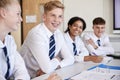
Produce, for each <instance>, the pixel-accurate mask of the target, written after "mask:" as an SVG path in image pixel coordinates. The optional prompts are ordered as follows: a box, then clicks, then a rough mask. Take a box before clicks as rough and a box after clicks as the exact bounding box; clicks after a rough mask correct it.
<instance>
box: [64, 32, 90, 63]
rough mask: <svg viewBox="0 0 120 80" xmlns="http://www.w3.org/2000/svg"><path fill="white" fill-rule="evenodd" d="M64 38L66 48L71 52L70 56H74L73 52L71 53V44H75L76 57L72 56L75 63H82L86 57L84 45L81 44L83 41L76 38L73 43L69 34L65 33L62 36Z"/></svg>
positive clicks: (78, 37)
mask: <svg viewBox="0 0 120 80" xmlns="http://www.w3.org/2000/svg"><path fill="white" fill-rule="evenodd" d="M64 38H65V41H66V43H67V46H68V47H69V50H70V51H71V53H72V55H73V56H74V52H73V44H72V43H75V44H76V49H77V55H75V56H74V58H75V61H77V62H80V61H84V57H85V56H88V55H89V53H88V50H87V49H86V48H85V45H84V43H83V41H82V40H81V38H80V36H76V37H75V41H73V40H72V39H71V37H70V35H69V33H68V32H67V33H65V34H64Z"/></svg>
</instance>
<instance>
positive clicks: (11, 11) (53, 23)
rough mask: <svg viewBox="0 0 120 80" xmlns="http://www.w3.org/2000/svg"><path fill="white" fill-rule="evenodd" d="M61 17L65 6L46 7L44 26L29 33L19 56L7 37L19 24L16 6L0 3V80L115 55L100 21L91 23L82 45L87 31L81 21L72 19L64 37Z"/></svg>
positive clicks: (11, 1) (23, 79) (22, 79)
mask: <svg viewBox="0 0 120 80" xmlns="http://www.w3.org/2000/svg"><path fill="white" fill-rule="evenodd" d="M63 13H64V5H63V4H62V3H61V2H59V1H50V2H48V3H46V4H45V5H44V14H43V23H40V24H38V25H37V26H35V27H34V28H33V29H31V30H30V31H29V33H28V35H27V37H26V39H25V41H24V43H23V45H22V46H21V49H20V51H19V53H20V54H19V53H18V52H17V50H16V44H15V42H14V38H13V37H12V36H11V35H8V33H9V32H12V31H15V30H17V28H18V25H19V24H20V23H21V21H22V18H21V8H20V5H19V2H18V1H17V0H1V1H0V27H1V29H0V53H1V54H0V80H8V79H10V78H11V76H14V77H12V78H14V79H15V80H18V79H19V80H29V79H31V78H34V77H37V76H40V75H42V74H45V73H51V72H53V71H55V70H56V69H59V68H62V67H65V66H68V65H72V64H73V63H74V62H79V61H93V62H101V61H102V60H103V56H105V55H106V54H113V53H114V50H113V48H112V46H111V44H110V41H109V37H108V36H107V35H106V34H105V20H104V19H103V18H101V17H97V18H95V19H94V20H93V32H92V33H87V34H86V35H85V36H84V38H83V41H84V42H83V41H82V39H81V37H80V35H81V34H82V32H83V31H84V30H85V28H86V23H85V21H84V19H82V18H81V17H77V16H76V17H72V18H71V19H70V20H69V21H68V27H67V30H66V31H65V33H64V36H63V33H62V32H61V31H60V30H59V29H58V28H59V27H60V24H61V23H62V22H63ZM51 36H52V37H51ZM84 44H85V45H84ZM21 56H22V57H21ZM24 62H25V63H24ZM26 68H27V69H26ZM56 79H57V80H59V79H60V77H59V76H58V75H56V74H52V75H51V76H50V77H49V78H48V80H56Z"/></svg>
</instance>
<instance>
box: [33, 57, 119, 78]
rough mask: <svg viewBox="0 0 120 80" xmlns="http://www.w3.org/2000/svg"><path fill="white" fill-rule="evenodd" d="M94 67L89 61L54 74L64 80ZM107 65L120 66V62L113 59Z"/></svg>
mask: <svg viewBox="0 0 120 80" xmlns="http://www.w3.org/2000/svg"><path fill="white" fill-rule="evenodd" d="M96 65H98V63H93V62H91V61H90V62H79V63H75V64H73V65H70V66H67V67H64V68H61V69H58V70H56V71H55V72H56V73H57V74H58V75H59V76H61V78H62V80H65V79H68V78H70V77H72V76H74V75H76V74H79V73H80V72H82V71H85V70H87V69H89V68H91V67H93V66H96ZM107 65H111V66H120V60H117V59H114V60H112V61H110V62H109V63H108V64H107ZM48 76H49V74H45V75H42V76H39V77H36V78H34V79H32V80H45V79H46V78H47V77H48Z"/></svg>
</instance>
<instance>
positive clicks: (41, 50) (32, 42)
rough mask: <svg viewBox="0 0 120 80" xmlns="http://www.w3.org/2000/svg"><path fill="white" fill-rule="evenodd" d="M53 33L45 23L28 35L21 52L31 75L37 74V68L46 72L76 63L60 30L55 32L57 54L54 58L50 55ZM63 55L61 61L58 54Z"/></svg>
mask: <svg viewBox="0 0 120 80" xmlns="http://www.w3.org/2000/svg"><path fill="white" fill-rule="evenodd" d="M51 35H53V33H51V32H50V31H49V30H48V28H47V27H46V26H45V24H44V23H41V24H39V25H37V26H36V27H34V28H33V29H32V30H31V31H30V32H29V33H28V35H27V37H26V39H25V41H24V43H23V45H22V47H21V49H20V53H21V55H22V56H23V58H24V60H25V62H26V66H27V68H28V71H29V73H30V75H31V77H35V76H36V72H37V70H39V69H41V70H42V71H43V72H44V73H50V72H52V71H54V70H55V69H56V68H57V67H58V65H60V67H65V66H68V65H71V64H73V63H74V58H73V56H72V55H71V54H70V51H69V50H68V47H67V46H66V43H65V41H64V38H63V35H62V33H61V32H60V31H59V30H56V31H55V32H54V38H55V44H56V49H55V55H54V58H53V59H50V57H49V38H50V36H51ZM58 55H60V56H62V58H63V60H62V61H61V62H59V61H58V59H56V58H55V57H56V56H58Z"/></svg>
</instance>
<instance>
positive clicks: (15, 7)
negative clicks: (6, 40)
mask: <svg viewBox="0 0 120 80" xmlns="http://www.w3.org/2000/svg"><path fill="white" fill-rule="evenodd" d="M4 21H5V26H6V27H7V29H8V31H9V32H11V31H14V30H17V29H18V26H20V23H21V21H22V18H21V8H20V5H19V3H18V2H13V3H12V4H11V5H8V6H7V8H6V9H5V20H4Z"/></svg>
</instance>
